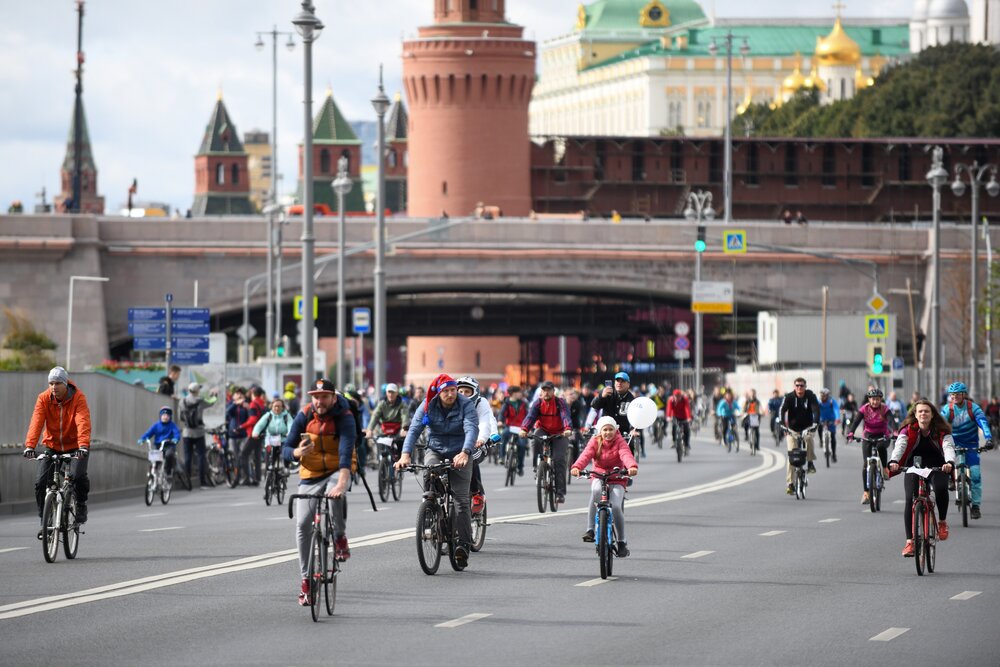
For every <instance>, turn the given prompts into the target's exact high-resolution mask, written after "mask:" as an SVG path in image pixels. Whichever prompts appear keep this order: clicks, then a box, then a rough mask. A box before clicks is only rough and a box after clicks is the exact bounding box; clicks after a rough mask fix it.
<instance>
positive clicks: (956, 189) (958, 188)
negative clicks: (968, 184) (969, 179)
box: [951, 174, 965, 197]
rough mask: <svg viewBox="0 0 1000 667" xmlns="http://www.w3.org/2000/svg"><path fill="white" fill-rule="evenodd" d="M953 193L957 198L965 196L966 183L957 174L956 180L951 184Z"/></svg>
mask: <svg viewBox="0 0 1000 667" xmlns="http://www.w3.org/2000/svg"><path fill="white" fill-rule="evenodd" d="M951 191H952V193H954V195H955V196H956V197H961V196H962V195H964V194H965V181H963V180H962V179H961V178H959V177H958V174H955V180H954V181H952V182H951Z"/></svg>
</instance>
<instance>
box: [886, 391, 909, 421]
mask: <svg viewBox="0 0 1000 667" xmlns="http://www.w3.org/2000/svg"><path fill="white" fill-rule="evenodd" d="M885 407H887V408H889V412H891V413H892V416H893V417H895V418H896V423H897V424H899V423H901V422H902V421H903V417H905V416H906V406H905V405H903V402H902V401H901V400H899V396H897V395H896V392H894V391H890V392H889V400H887V401H886V402H885Z"/></svg>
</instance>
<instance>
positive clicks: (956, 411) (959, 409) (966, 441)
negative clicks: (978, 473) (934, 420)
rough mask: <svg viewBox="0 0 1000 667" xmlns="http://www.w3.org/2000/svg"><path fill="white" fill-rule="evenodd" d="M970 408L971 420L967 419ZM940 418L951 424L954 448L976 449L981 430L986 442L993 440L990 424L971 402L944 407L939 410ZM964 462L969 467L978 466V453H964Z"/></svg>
mask: <svg viewBox="0 0 1000 667" xmlns="http://www.w3.org/2000/svg"><path fill="white" fill-rule="evenodd" d="M970 407H971V408H972V418H971V419H970V418H969V408H970ZM941 416H942V417H944V420H945V421H946V422H948V423H949V424H951V437H952V439H953V440H954V441H955V446H956V447H978V446H979V433H977V431H978V430H980V429H982V431H983V435H984V436H985V437H986V439H987V440H992V439H993V434H992V433H990V424H989V422H988V421H987V420H986V415H985V414H983V410H982V408H980V407H979V406H978V405H976V404H975V403H974V402H973V401H970V400H969V399H965V401H963V403H962V405H961V406H957V405H955V406H953V405H946V406H944V407H943V408H941ZM965 462H966V463H968V464H969V465H970V466H975V465H979V452H965Z"/></svg>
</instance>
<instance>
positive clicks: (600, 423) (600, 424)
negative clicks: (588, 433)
mask: <svg viewBox="0 0 1000 667" xmlns="http://www.w3.org/2000/svg"><path fill="white" fill-rule="evenodd" d="M609 424H610V425H611V426H614V427H615V430H616V431H617V430H618V422H616V421H615V418H614V417H607V416H605V417H601V418H600V419H598V420H597V425H596V428H597V432H598V433H600V432H601V429H602V428H604V427H605V426H607V425H609Z"/></svg>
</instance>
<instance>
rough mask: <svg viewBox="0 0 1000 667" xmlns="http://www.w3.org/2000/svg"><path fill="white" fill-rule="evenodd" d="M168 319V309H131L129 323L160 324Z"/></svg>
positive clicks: (129, 310)
mask: <svg viewBox="0 0 1000 667" xmlns="http://www.w3.org/2000/svg"><path fill="white" fill-rule="evenodd" d="M166 319H167V309H166V308H129V309H128V321H129V322H159V321H161V320H166Z"/></svg>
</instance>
